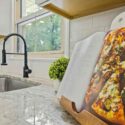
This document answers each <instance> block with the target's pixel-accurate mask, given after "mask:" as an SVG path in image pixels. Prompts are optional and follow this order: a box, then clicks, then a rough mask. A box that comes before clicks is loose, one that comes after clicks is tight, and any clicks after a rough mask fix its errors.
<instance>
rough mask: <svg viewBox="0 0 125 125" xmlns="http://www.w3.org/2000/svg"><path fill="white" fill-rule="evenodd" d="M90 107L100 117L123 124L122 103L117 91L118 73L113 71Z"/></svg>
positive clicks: (124, 117) (124, 121) (124, 118)
mask: <svg viewBox="0 0 125 125" xmlns="http://www.w3.org/2000/svg"><path fill="white" fill-rule="evenodd" d="M92 109H93V110H94V111H95V112H96V113H97V114H98V115H99V116H101V117H102V118H104V119H106V120H108V121H110V122H112V123H116V124H120V125H125V116H124V105H123V102H122V97H121V94H120V91H119V75H118V73H113V74H112V76H111V77H110V79H109V80H108V81H107V82H106V83H105V86H104V87H103V89H102V90H101V92H100V93H99V96H98V98H97V99H96V101H95V102H94V103H93V104H92Z"/></svg>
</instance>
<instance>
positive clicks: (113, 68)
mask: <svg viewBox="0 0 125 125" xmlns="http://www.w3.org/2000/svg"><path fill="white" fill-rule="evenodd" d="M124 81H125V28H120V29H117V30H113V31H110V32H109V33H107V35H106V36H105V40H104V45H103V47H102V50H101V52H100V55H99V58H98V61H97V64H96V66H95V69H94V73H93V76H92V78H91V81H90V86H89V88H88V90H87V92H86V96H85V98H84V103H85V108H86V110H88V111H90V112H91V113H93V114H94V115H96V116H97V117H99V118H101V119H102V120H104V121H105V122H106V123H107V124H110V125H125V82H124Z"/></svg>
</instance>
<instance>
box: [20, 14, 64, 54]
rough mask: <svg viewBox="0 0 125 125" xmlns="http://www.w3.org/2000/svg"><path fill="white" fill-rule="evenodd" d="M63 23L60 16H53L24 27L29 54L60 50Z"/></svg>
mask: <svg viewBox="0 0 125 125" xmlns="http://www.w3.org/2000/svg"><path fill="white" fill-rule="evenodd" d="M61 22H62V19H61V17H60V16H58V15H56V14H52V15H50V16H46V17H43V18H41V19H37V20H35V21H33V22H31V23H27V24H25V25H23V26H22V32H23V33H22V34H23V36H24V37H25V39H26V42H27V46H28V52H40V51H53V50H60V49H61Z"/></svg>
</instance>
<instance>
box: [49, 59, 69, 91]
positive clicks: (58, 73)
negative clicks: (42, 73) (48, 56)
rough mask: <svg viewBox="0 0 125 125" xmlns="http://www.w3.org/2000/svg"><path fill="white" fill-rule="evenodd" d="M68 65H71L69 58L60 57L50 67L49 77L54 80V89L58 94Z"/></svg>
mask: <svg viewBox="0 0 125 125" xmlns="http://www.w3.org/2000/svg"><path fill="white" fill-rule="evenodd" d="M68 63H69V59H68V58H66V57H60V58H59V59H57V60H56V61H54V62H53V63H52V64H51V65H50V68H49V77H50V79H52V80H54V88H55V91H56V92H57V90H58V87H59V85H60V82H61V81H62V79H63V76H64V74H65V71H66V68H67V66H68Z"/></svg>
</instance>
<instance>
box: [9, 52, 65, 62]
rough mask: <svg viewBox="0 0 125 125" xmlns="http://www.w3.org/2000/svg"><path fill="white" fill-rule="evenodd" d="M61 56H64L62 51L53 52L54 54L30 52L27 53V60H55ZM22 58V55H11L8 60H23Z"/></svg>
mask: <svg viewBox="0 0 125 125" xmlns="http://www.w3.org/2000/svg"><path fill="white" fill-rule="evenodd" d="M61 56H64V52H63V51H55V52H42V53H41V52H32V53H28V59H29V60H55V59H57V58H59V57H61ZM23 59H24V57H23V56H22V55H12V56H10V60H23Z"/></svg>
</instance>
